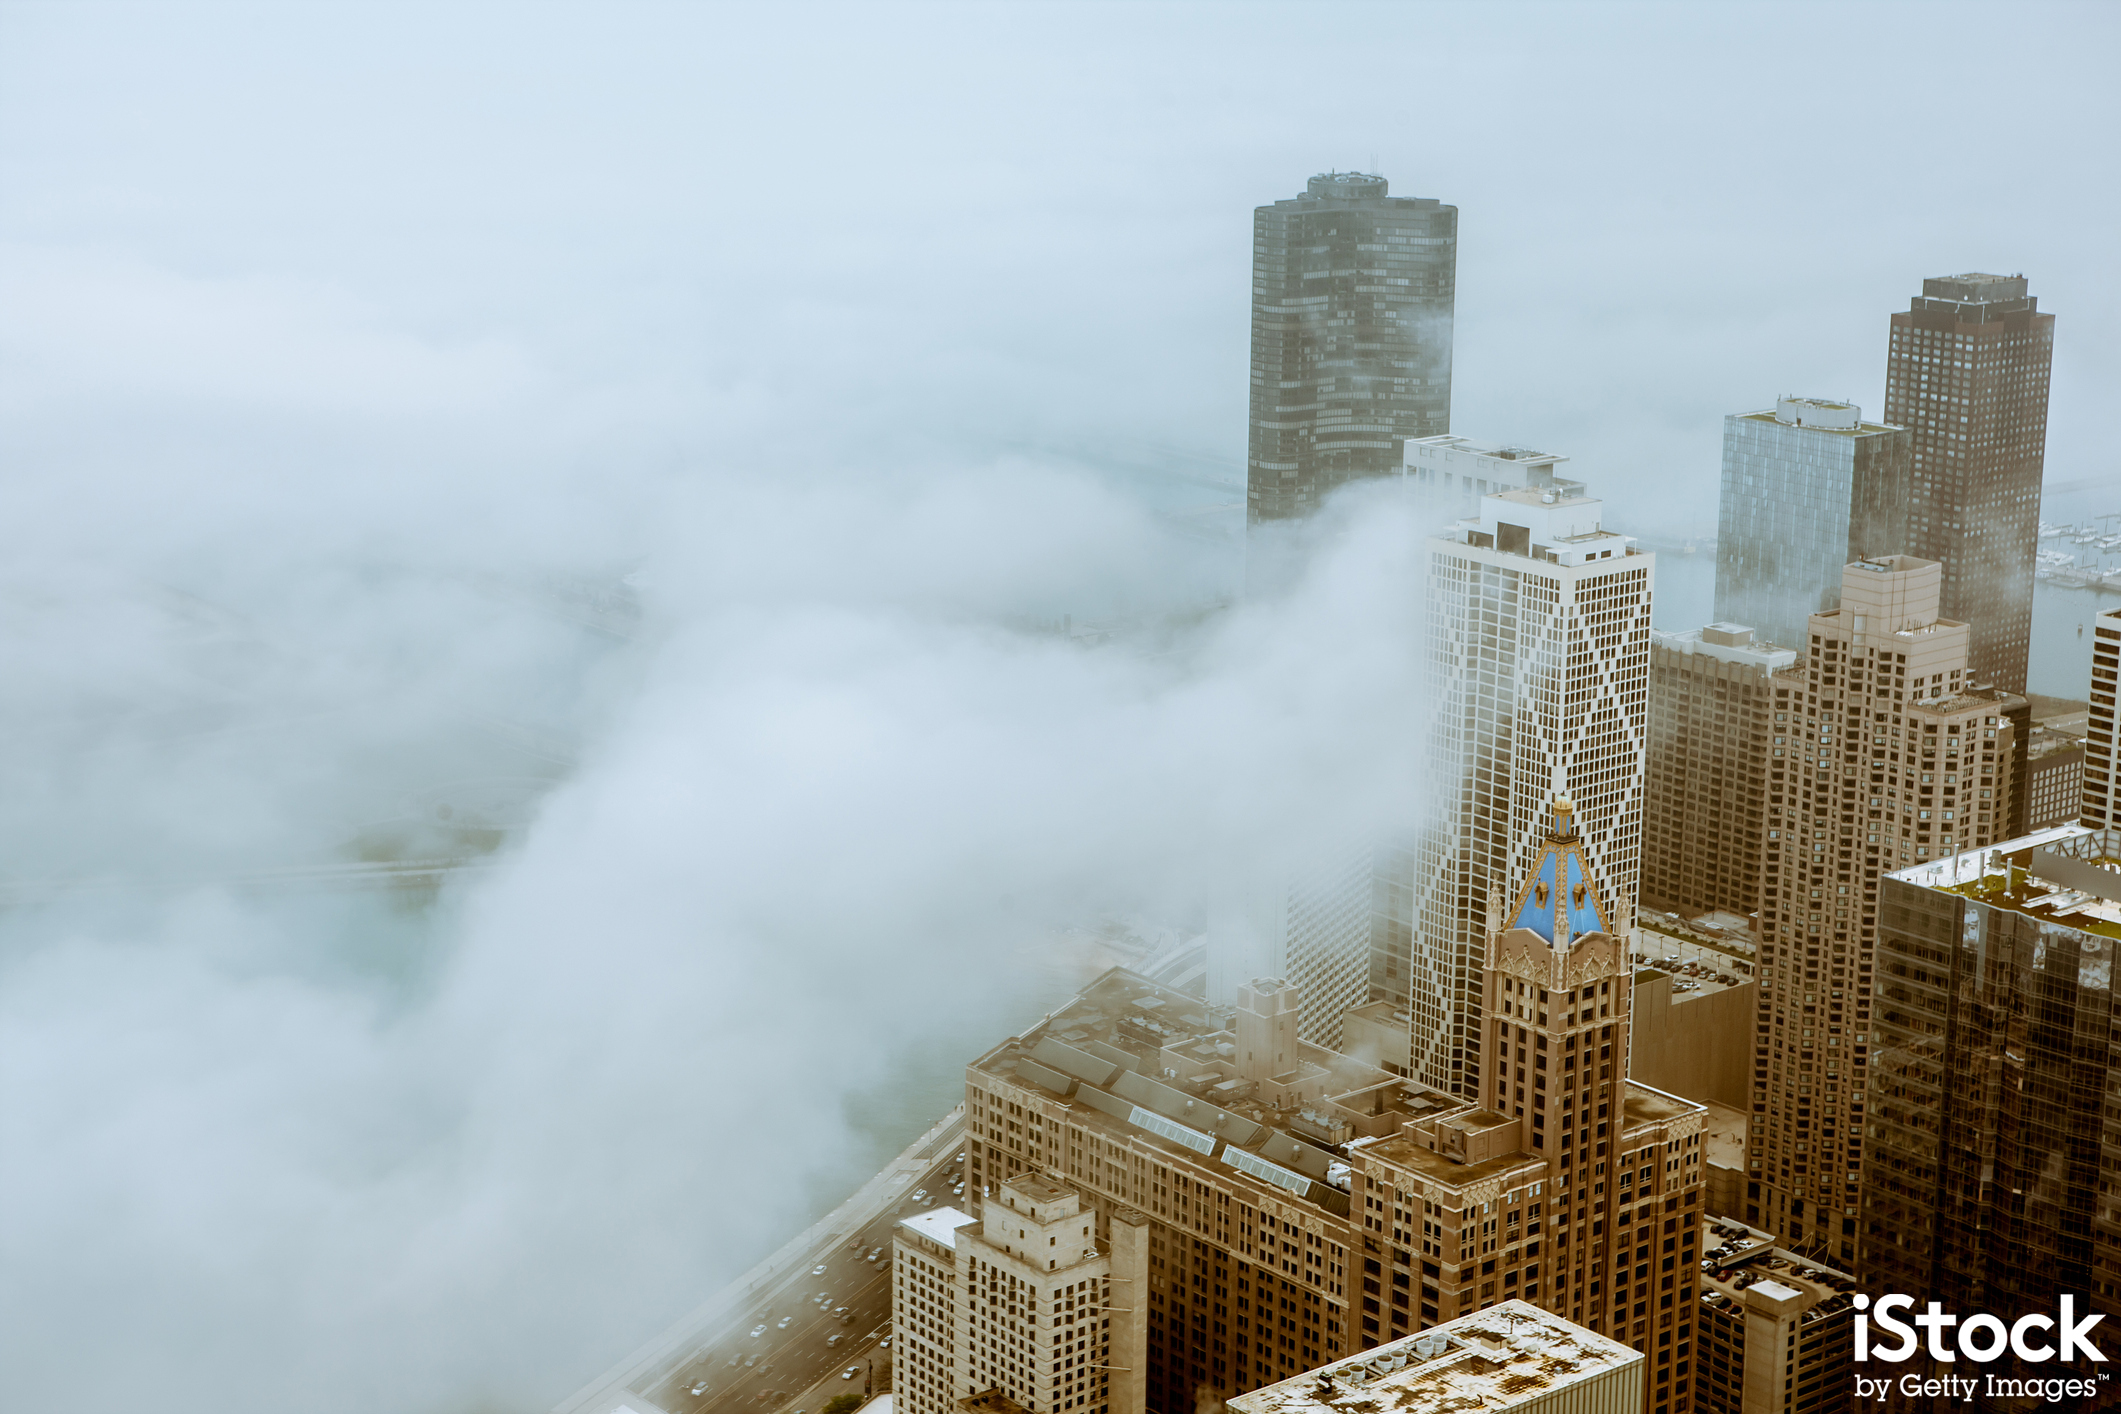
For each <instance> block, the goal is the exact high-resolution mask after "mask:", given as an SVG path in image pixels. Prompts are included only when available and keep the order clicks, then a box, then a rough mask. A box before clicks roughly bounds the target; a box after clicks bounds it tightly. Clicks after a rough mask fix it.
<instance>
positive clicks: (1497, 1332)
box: [1229, 1300, 1643, 1414]
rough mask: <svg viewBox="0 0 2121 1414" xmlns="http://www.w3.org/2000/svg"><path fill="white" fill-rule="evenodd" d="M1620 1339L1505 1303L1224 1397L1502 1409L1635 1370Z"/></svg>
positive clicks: (1281, 1407) (1354, 1407) (1302, 1407)
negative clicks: (1606, 1376) (1587, 1382)
mask: <svg viewBox="0 0 2121 1414" xmlns="http://www.w3.org/2000/svg"><path fill="white" fill-rule="evenodd" d="M1642 1358H1643V1357H1642V1355H1641V1354H1640V1353H1639V1352H1637V1351H1633V1350H1630V1349H1628V1347H1626V1346H1625V1345H1622V1344H1621V1343H1620V1342H1619V1341H1616V1340H1608V1339H1607V1338H1606V1337H1604V1336H1602V1335H1599V1334H1597V1333H1595V1332H1593V1331H1587V1330H1585V1329H1584V1328H1583V1327H1582V1326H1578V1325H1573V1324H1571V1323H1570V1322H1568V1321H1565V1320H1563V1319H1562V1318H1561V1317H1559V1316H1556V1315H1552V1314H1550V1313H1549V1312H1546V1311H1542V1310H1540V1309H1539V1308H1538V1307H1537V1306H1533V1305H1530V1304H1528V1303H1526V1302H1523V1301H1514V1300H1513V1301H1504V1302H1502V1303H1500V1304H1498V1305H1495V1306H1490V1307H1488V1308H1487V1309H1486V1310H1484V1311H1476V1312H1474V1313H1473V1314H1472V1315H1470V1316H1460V1317H1459V1318H1458V1319H1457V1320H1455V1321H1446V1322H1444V1323H1443V1324H1442V1325H1440V1326H1432V1327H1431V1328H1429V1329H1428V1330H1426V1331H1423V1332H1422V1333H1420V1334H1419V1335H1410V1336H1404V1337H1402V1338H1400V1339H1398V1340H1395V1341H1391V1342H1390V1343H1388V1344H1385V1345H1380V1346H1377V1347H1375V1348H1374V1349H1371V1350H1366V1351H1364V1352H1363V1353H1362V1354H1360V1355H1357V1356H1353V1357H1351V1358H1349V1359H1346V1360H1342V1361H1339V1362H1337V1363H1335V1364H1332V1365H1326V1366H1323V1367H1321V1368H1319V1369H1317V1370H1313V1371H1310V1372H1308V1373H1306V1374H1302V1375H1298V1376H1296V1377H1295V1378H1294V1379H1287V1380H1283V1381H1281V1382H1280V1383H1278V1384H1271V1385H1265V1386H1263V1387H1261V1388H1259V1389H1256V1390H1253V1391H1252V1392H1250V1393H1249V1394H1240V1395H1237V1396H1236V1397H1234V1398H1233V1399H1231V1400H1230V1401H1229V1407H1230V1408H1231V1409H1234V1410H1237V1411H1239V1414H1306V1412H1307V1411H1312V1410H1317V1411H1327V1410H1333V1411H1346V1414H1377V1412H1378V1411H1379V1410H1385V1409H1396V1410H1406V1411H1409V1412H1410V1414H1413V1411H1426V1410H1469V1411H1470V1410H1480V1409H1507V1408H1510V1407H1511V1406H1513V1405H1516V1404H1520V1403H1528V1402H1530V1401H1533V1400H1544V1399H1545V1398H1546V1397H1549V1396H1551V1395H1553V1394H1554V1393H1556V1392H1557V1391H1560V1390H1565V1389H1567V1388H1569V1387H1570V1386H1572V1385H1580V1384H1582V1383H1584V1382H1585V1381H1588V1380H1592V1379H1596V1378H1598V1377H1599V1376H1602V1375H1609V1374H1611V1373H1613V1372H1614V1371H1619V1370H1625V1369H1627V1368H1628V1367H1629V1366H1631V1365H1640V1364H1641V1363H1642Z"/></svg>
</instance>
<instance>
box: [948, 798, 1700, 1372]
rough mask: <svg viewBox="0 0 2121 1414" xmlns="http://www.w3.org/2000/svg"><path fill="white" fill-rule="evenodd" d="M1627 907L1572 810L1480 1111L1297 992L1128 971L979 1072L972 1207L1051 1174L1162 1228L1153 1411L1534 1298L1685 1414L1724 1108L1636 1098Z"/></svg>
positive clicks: (1523, 913) (1514, 968) (1152, 1277)
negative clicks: (1330, 1031) (1621, 932)
mask: <svg viewBox="0 0 2121 1414" xmlns="http://www.w3.org/2000/svg"><path fill="white" fill-rule="evenodd" d="M1606 907H1607V905H1606V903H1605V902H1604V901H1603V900H1602V899H1601V898H1599V896H1598V891H1597V889H1596V887H1595V885H1594V884H1593V882H1592V875H1591V872H1590V868H1589V865H1588V862H1587V860H1586V859H1585V857H1584V854H1583V844H1582V841H1581V840H1580V839H1578V838H1577V836H1576V834H1575V830H1574V824H1573V821H1572V819H1571V816H1570V814H1569V812H1568V810H1567V808H1566V806H1565V805H1564V806H1563V808H1561V809H1560V810H1559V811H1558V812H1557V813H1556V815H1555V817H1554V823H1553V825H1552V826H1550V828H1549V830H1548V831H1547V839H1546V842H1545V845H1544V848H1543V850H1542V852H1541V853H1540V855H1539V857H1538V860H1537V862H1536V864H1535V867H1534V869H1533V871H1532V874H1531V877H1529V878H1527V879H1526V880H1524V881H1523V884H1522V886H1521V888H1520V889H1519V891H1518V896H1517V899H1516V901H1515V902H1514V903H1513V904H1512V905H1511V906H1510V908H1509V911H1508V912H1507V913H1506V914H1505V915H1503V917H1504V919H1506V920H1507V921H1508V924H1509V926H1507V927H1503V928H1500V929H1499V930H1497V931H1496V932H1495V933H1494V934H1493V936H1492V937H1491V940H1490V944H1489V948H1488V957H1487V959H1486V961H1487V968H1486V983H1485V986H1484V989H1483V994H1484V996H1485V999H1486V1005H1485V1007H1484V1015H1485V1017H1486V1021H1485V1023H1484V1026H1483V1032H1482V1034H1481V1035H1480V1036H1478V1037H1474V1038H1471V1039H1472V1040H1473V1043H1474V1044H1475V1045H1476V1046H1477V1047H1479V1048H1480V1049H1481V1050H1482V1051H1483V1052H1484V1053H1485V1054H1486V1055H1487V1057H1488V1058H1489V1061H1490V1063H1489V1064H1488V1065H1486V1066H1484V1067H1482V1069H1483V1086H1482V1092H1481V1096H1480V1098H1479V1099H1478V1100H1477V1101H1467V1100H1461V1099H1458V1098H1455V1097H1453V1096H1450V1095H1447V1094H1445V1093H1443V1092H1442V1091H1439V1090H1436V1089H1432V1088H1430V1087H1428V1086H1425V1085H1423V1084H1421V1083H1420V1082H1418V1081H1415V1080H1411V1079H1408V1078H1406V1077H1403V1076H1398V1075H1394V1074H1392V1073H1391V1072H1389V1071H1387V1070H1385V1069H1383V1068H1381V1067H1379V1066H1377V1065H1373V1064H1368V1063H1365V1062H1362V1061H1358V1060H1355V1059H1353V1058H1351V1057H1348V1056H1346V1055H1343V1054H1340V1053H1338V1052H1334V1051H1329V1050H1326V1049H1324V1048H1322V1047H1319V1046H1315V1045H1312V1044H1310V1043H1308V1042H1305V1041H1304V1040H1303V1039H1302V1038H1301V1036H1300V1035H1299V1034H1298V1019H1299V1017H1300V1015H1301V999H1300V997H1299V996H1298V995H1297V993H1296V989H1295V988H1293V987H1291V986H1288V985H1287V984H1286V983H1283V982H1281V981H1279V980H1276V979H1260V980H1258V981H1256V982H1254V983H1253V984H1251V985H1250V986H1248V987H1246V988H1244V989H1242V992H1241V994H1240V1000H1239V1004H1238V1006H1237V1007H1236V1008H1235V1010H1234V1011H1232V1012H1229V1013H1222V1012H1213V1011H1211V1010H1210V1009H1209V1008H1208V1007H1207V1006H1206V1005H1205V1004H1203V1003H1202V1002H1201V1001H1199V1000H1198V999H1197V998H1194V997H1191V996H1188V995H1186V994H1184V993H1181V992H1176V991H1172V990H1170V989H1167V988H1163V987H1159V986H1157V985H1156V984H1154V983H1151V982H1149V981H1147V980H1146V979H1144V978H1141V977H1138V976H1136V975H1134V974H1131V973H1128V972H1125V971H1123V970H1119V969H1115V970H1114V971H1112V972H1109V973H1107V974H1106V975H1105V976H1103V977H1101V978H1100V979H1098V981H1097V982H1095V983H1093V984H1092V985H1091V986H1090V987H1089V988H1087V989H1086V990H1085V991H1084V992H1082V993H1081V994H1080V995H1079V996H1077V997H1076V998H1075V999H1074V1000H1073V1001H1072V1002H1070V1003H1069V1004H1068V1005H1067V1006H1065V1007H1063V1008H1062V1009H1061V1010H1059V1011H1058V1012H1056V1013H1054V1014H1053V1015H1052V1016H1050V1017H1048V1018H1047V1019H1046V1020H1045V1021H1044V1022H1042V1023H1041V1024H1040V1025H1039V1026H1037V1027H1035V1028H1033V1029H1032V1030H1031V1031H1030V1032H1028V1033H1027V1034H1025V1035H1024V1036H1021V1037H1013V1038H1011V1039H1010V1040H1009V1041H1007V1042H1005V1043H1003V1044H1002V1045H1001V1046H998V1047H996V1048H995V1049H994V1050H993V1051H990V1052H989V1053H988V1054H986V1055H984V1056H982V1057H980V1058H979V1059H978V1060H977V1061H975V1062H973V1064H972V1065H971V1066H970V1067H969V1068H968V1070H967V1076H966V1080H967V1085H966V1101H967V1141H966V1150H967V1158H966V1163H967V1181H968V1191H969V1192H972V1193H982V1192H984V1193H987V1194H989V1195H999V1194H1001V1193H1002V1192H1003V1191H1004V1185H1005V1184H1007V1183H1009V1182H1011V1181H1012V1180H1014V1179H1015V1178H1016V1177H1017V1176H1018V1175H1020V1174H1025V1173H1044V1174H1046V1175H1048V1176H1049V1177H1051V1178H1052V1179H1054V1180H1056V1181H1058V1182H1062V1183H1065V1184H1066V1185H1067V1186H1068V1187H1070V1188H1072V1189H1074V1190H1075V1191H1077V1192H1080V1193H1081V1194H1082V1195H1083V1196H1084V1198H1085V1199H1086V1200H1087V1201H1088V1202H1089V1204H1090V1205H1091V1206H1092V1207H1093V1208H1094V1209H1095V1210H1096V1211H1097V1213H1098V1215H1099V1217H1098V1220H1097V1222H1096V1223H1094V1224H1093V1227H1096V1228H1098V1229H1099V1230H1102V1229H1103V1226H1104V1225H1105V1224H1107V1223H1109V1222H1111V1221H1113V1220H1115V1219H1116V1217H1117V1216H1118V1215H1121V1214H1127V1213H1138V1214H1140V1215H1141V1216H1142V1218H1143V1220H1144V1222H1145V1228H1144V1232H1145V1236H1146V1241H1145V1247H1146V1272H1147V1279H1146V1298H1147V1299H1146V1301H1145V1302H1144V1303H1140V1305H1139V1308H1138V1309H1140V1310H1141V1311H1142V1312H1143V1314H1144V1316H1145V1320H1144V1327H1145V1340H1144V1351H1143V1358H1142V1365H1141V1368H1142V1370H1143V1377H1144V1378H1143V1398H1144V1407H1145V1408H1147V1409H1149V1410H1156V1411H1161V1412H1162V1414H1191V1411H1192V1410H1193V1408H1194V1407H1195V1405H1196V1403H1197V1401H1198V1400H1199V1399H1201V1398H1204V1397H1208V1398H1218V1399H1220V1398H1228V1397H1229V1396H1231V1395H1234V1394H1238V1393H1241V1392H1243V1391H1246V1390H1251V1389H1257V1388H1260V1387H1261V1386H1264V1385H1269V1384H1272V1383H1275V1382H1276V1381H1279V1380H1285V1379H1289V1378H1291V1377H1293V1376H1295V1375H1297V1374H1298V1373H1300V1372H1302V1371H1305V1370H1309V1369H1312V1368H1314V1367H1316V1366H1319V1365H1322V1364H1326V1363H1329V1362H1332V1361H1335V1360H1340V1359H1343V1358H1345V1357H1347V1356H1349V1355H1350V1354H1353V1353H1355V1352H1359V1351H1361V1350H1364V1349H1367V1348H1369V1347H1372V1346H1376V1345H1380V1344H1383V1343H1385V1342H1387V1341H1390V1340H1392V1339H1395V1338H1396V1337H1399V1336H1401V1335H1406V1334H1410V1333H1413V1332H1418V1331H1421V1330H1424V1329H1426V1328H1428V1327H1432V1326H1435V1325H1438V1324H1440V1323H1442V1322H1447V1321H1450V1320H1453V1319H1455V1318H1457V1317H1460V1316H1463V1315H1467V1314H1469V1313H1472V1312H1475V1311H1479V1310H1482V1309H1484V1308H1487V1307H1491V1306H1494V1305H1496V1304H1497V1303H1500V1302H1504V1301H1507V1300H1509V1299H1510V1298H1512V1297H1518V1296H1521V1297H1523V1298H1524V1299H1525V1300H1528V1301H1531V1302H1533V1303H1534V1304H1537V1305H1539V1306H1542V1307H1544V1308H1546V1309H1549V1310H1552V1311H1555V1312H1557V1313H1559V1314H1563V1315H1567V1316H1569V1317H1570V1318H1571V1319H1573V1320H1579V1321H1581V1322H1582V1323H1584V1324H1585V1325H1587V1326H1589V1327H1590V1328H1591V1329H1593V1330H1594V1331H1601V1332H1604V1331H1609V1332H1611V1334H1612V1336H1613V1338H1614V1339H1616V1340H1619V1341H1621V1342H1623V1343H1625V1344H1627V1345H1629V1346H1631V1347H1632V1348H1634V1349H1637V1350H1640V1351H1643V1352H1645V1354H1646V1355H1647V1357H1648V1359H1647V1361H1646V1365H1647V1366H1648V1378H1647V1382H1646V1388H1647V1393H1646V1395H1645V1402H1644V1405H1643V1408H1644V1410H1645V1414H1687V1411H1688V1410H1690V1409H1691V1408H1692V1402H1691V1398H1690V1394H1689V1389H1690V1385H1689V1379H1688V1377H1687V1375H1686V1374H1685V1373H1684V1370H1685V1366H1686V1362H1687V1360H1688V1358H1689V1351H1690V1348H1691V1342H1692V1340H1693V1338H1694V1331H1693V1318H1694V1305H1695V1301H1694V1293H1695V1278H1696V1275H1697V1272H1696V1263H1697V1260H1698V1252H1699V1245H1698V1220H1699V1216H1700V1212H1701V1190H1702V1182H1703V1174H1704V1165H1703V1162H1702V1148H1701V1139H1700V1129H1701V1122H1702V1114H1703V1112H1702V1109H1701V1107H1700V1106H1698V1105H1695V1104H1692V1103H1690V1102H1688V1101H1684V1100H1680V1099H1678V1098H1676V1097H1673V1096H1669V1095H1665V1094H1662V1093H1660V1092H1658V1091H1655V1090H1652V1089H1649V1088H1648V1087H1645V1086H1638V1085H1633V1084H1631V1083H1629V1082H1628V1081H1627V1080H1626V1073H1627V1058H1628V1039H1627V1036H1628V1004H1629V994H1628V987H1629V972H1630V969H1629V965H1628V963H1627V960H1626V957H1625V952H1624V949H1623V947H1622V944H1621V943H1620V942H1619V941H1618V940H1617V939H1616V938H1615V937H1614V936H1613V935H1612V934H1611V933H1609V932H1607V931H1605V930H1606V927H1607V921H1606V916H1605V910H1606ZM1498 921H1502V920H1498ZM995 1201H997V1199H996V1197H994V1196H989V1197H988V1198H987V1202H988V1203H989V1204H992V1203H993V1202H995ZM1115 1281H1116V1277H1115ZM1115 1304H1117V1303H1115ZM1115 1329H1116V1327H1115ZM1113 1363H1114V1365H1115V1366H1117V1365H1121V1364H1124V1363H1126V1362H1125V1361H1124V1360H1123V1359H1122V1358H1121V1357H1120V1356H1119V1355H1118V1354H1117V1353H1115V1354H1114V1356H1113ZM960 1383H961V1384H964V1383H966V1381H964V1380H963V1379H961V1380H960ZM967 1392H968V1393H976V1392H977V1391H975V1390H972V1389H970V1388H969V1387H968V1388H967ZM1016 1398H1018V1401H1019V1402H1020V1403H1024V1404H1025V1405H1026V1407H1027V1408H1031V1409H1033V1410H1034V1411H1035V1414H1048V1411H1047V1410H1046V1409H1045V1407H1044V1406H1041V1405H1038V1404H1036V1403H1035V1402H1033V1401H1024V1400H1023V1399H1022V1398H1021V1396H1016ZM1111 1414H1131V1411H1122V1410H1120V1409H1117V1408H1115V1409H1114V1410H1113V1411H1111Z"/></svg>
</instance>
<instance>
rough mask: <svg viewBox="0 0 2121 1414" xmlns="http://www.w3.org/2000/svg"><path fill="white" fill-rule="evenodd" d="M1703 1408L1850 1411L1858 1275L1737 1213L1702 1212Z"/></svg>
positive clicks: (1734, 1413) (1720, 1413) (1707, 1412)
mask: <svg viewBox="0 0 2121 1414" xmlns="http://www.w3.org/2000/svg"><path fill="white" fill-rule="evenodd" d="M1702 1225H1703V1227H1704V1228H1706V1229H1707V1231H1706V1234H1705V1235H1704V1236H1703V1237H1702V1242H1703V1243H1704V1244H1711V1245H1709V1246H1708V1248H1707V1251H1706V1252H1705V1253H1704V1254H1703V1256H1702V1259H1701V1361H1700V1366H1699V1368H1700V1370H1701V1378H1700V1380H1699V1381H1698V1382H1697V1387H1698V1389H1699V1391H1700V1398H1699V1399H1698V1400H1697V1401H1696V1404H1695V1408H1697V1409H1699V1410H1701V1411H1702V1414H1847V1411H1848V1409H1849V1408H1850V1405H1851V1398H1850V1396H1851V1394H1852V1393H1853V1390H1852V1386H1853V1384H1854V1381H1855V1375H1856V1364H1855V1353H1856V1352H1855V1323H1854V1322H1853V1321H1852V1320H1851V1319H1850V1317H1851V1316H1853V1315H1854V1314H1855V1309H1856V1308H1855V1296H1856V1292H1857V1286H1856V1279H1855V1278H1854V1277H1852V1276H1850V1275H1849V1274H1848V1273H1847V1272H1844V1271H1839V1270H1837V1269H1835V1268H1833V1267H1830V1266H1827V1265H1826V1264H1825V1263H1823V1262H1815V1261H1812V1260H1810V1259H1808V1258H1804V1257H1800V1256H1798V1255H1797V1254H1796V1253H1794V1252H1788V1251H1784V1250H1783V1249H1782V1248H1780V1247H1777V1246H1776V1245H1775V1239H1774V1238H1773V1237H1770V1236H1769V1235H1768V1234H1767V1233H1764V1232H1761V1231H1760V1230H1759V1229H1757V1228H1751V1227H1747V1226H1746V1225H1745V1224H1744V1223H1741V1222H1738V1221H1737V1220H1736V1219H1733V1218H1718V1217H1710V1218H1705V1219H1703V1220H1702Z"/></svg>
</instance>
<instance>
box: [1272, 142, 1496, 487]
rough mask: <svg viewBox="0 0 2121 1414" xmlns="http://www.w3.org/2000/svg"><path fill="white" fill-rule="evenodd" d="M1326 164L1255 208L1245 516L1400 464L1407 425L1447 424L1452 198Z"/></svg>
mask: <svg viewBox="0 0 2121 1414" xmlns="http://www.w3.org/2000/svg"><path fill="white" fill-rule="evenodd" d="M1385 192H1386V183H1385V179H1384V178H1383V177H1379V176H1375V175H1367V174H1364V173H1361V172H1331V173H1327V174H1325V175H1323V176H1317V177H1313V178H1311V180H1310V183H1309V184H1308V187H1307V189H1306V190H1305V192H1304V194H1303V195H1302V196H1299V197H1294V198H1292V199H1290V200H1287V201H1277V202H1275V203H1274V204H1273V205H1271V206H1262V207H1259V208H1258V209H1257V210H1255V211H1254V212H1253V213H1252V416H1251V436H1250V442H1249V445H1248V448H1247V451H1246V458H1245V460H1246V478H1247V482H1248V486H1247V492H1246V517H1247V521H1248V523H1257V522H1259V521H1263V520H1283V519H1288V518H1291V517H1295V516H1301V515H1304V514H1307V513H1308V512H1310V511H1312V510H1315V509H1316V508H1317V506H1318V503H1319V500H1320V499H1321V498H1322V497H1324V496H1325V495H1326V494H1327V493H1328V492H1330V491H1331V490H1332V489H1333V488H1334V487H1336V486H1339V485H1341V484H1342V483H1343V482H1347V481H1353V480H1356V479H1358V478H1360V477H1366V476H1391V475H1397V474H1398V473H1399V470H1400V464H1401V459H1402V457H1403V455H1404V452H1403V449H1404V447H1405V445H1406V440H1407V439H1408V438H1409V437H1434V436H1438V435H1440V434H1442V433H1445V432H1449V431H1450V430H1451V312H1452V304H1453V300H1454V298H1455V291H1456V287H1457V279H1458V208H1457V207H1455V206H1444V205H1442V204H1440V203H1438V202H1437V201H1436V200H1435V199H1434V198H1430V197H1403V196H1387V195H1386V194H1385Z"/></svg>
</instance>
